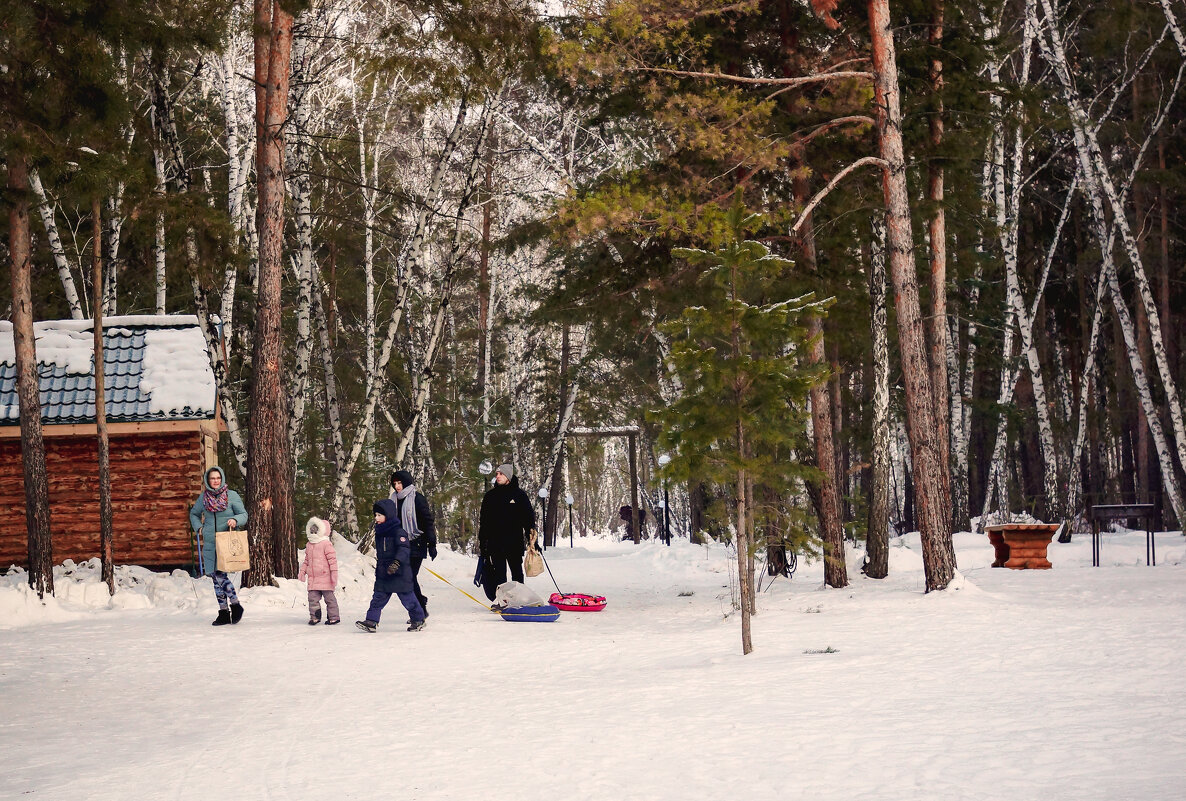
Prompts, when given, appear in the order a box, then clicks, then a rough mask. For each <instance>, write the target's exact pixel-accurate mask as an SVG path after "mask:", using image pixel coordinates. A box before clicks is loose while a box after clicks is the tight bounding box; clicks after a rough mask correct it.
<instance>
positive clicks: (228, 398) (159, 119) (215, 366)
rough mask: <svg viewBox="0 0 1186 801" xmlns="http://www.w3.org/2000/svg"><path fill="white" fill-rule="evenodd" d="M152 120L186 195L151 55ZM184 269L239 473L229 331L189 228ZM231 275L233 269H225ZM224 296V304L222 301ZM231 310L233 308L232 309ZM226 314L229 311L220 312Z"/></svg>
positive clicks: (241, 450) (241, 451)
mask: <svg viewBox="0 0 1186 801" xmlns="http://www.w3.org/2000/svg"><path fill="white" fill-rule="evenodd" d="M150 80H151V82H152V92H153V95H152V119H153V126H154V128H155V129H156V132H157V138H158V140H159V142H160V145H161V147H162V148H163V149H164V153H165V154H166V158H165V163H166V166H167V167H171V171H172V176H171V177H172V181H173V183H174V185H175V186H176V187H177V191H178V192H179V193H181V194H186V193H188V192H189V187H190V177H189V169H188V167H187V166H186V160H185V154H184V153H183V151H182V149H181V141H180V138H179V137H178V135H177V126H176V123H175V121H174V118H173V108H172V103H171V102H170V99H169V93H168V75H167V71H166V70H165V67H164V65H163V63H162V62H161V60H160V58H159V57H158V56H157V55H156V54H153V56H152V75H151V77H150ZM183 252H184V254H185V267H186V271H187V272H188V273H189V278H190V291H191V293H192V295H193V299H194V310H195V312H196V313H197V317H198V328H199V330H201V332H202V338H203V339H204V340H205V341H206V353H207V355H208V357H209V359H210V369H211V371H212V372H213V373H214V382H215V387H216V390H217V393H218V402H219V406H220V407H221V409H222V416H223V419H224V420H225V421H226V424H227V434H228V435H229V436H230V438H231V445H232V447H233V449H234V452H235V459H236V461H237V463H238V465H239V471H240V472H241V473H244V474H245V473H246V471H247V445H246V442H245V441H244V439H243V430H242V428H241V426H240V425H239V414H238V411H237V406H236V403H235V396H234V394H233V393H232V391H231V387H230V384H229V375H228V369H227V361H228V360H227V356H226V351H225V347H229V345H230V342H231V339H232V335H233V330H232V328H231V322H230V320H229V319H228V317H229V314H228V315H227V316H224V317H223V318H222V319H223V323H222V331H221V333H220V332H219V331H218V330H217V329H216V328H215V326H214V324H213V321H212V319H211V314H210V307H209V304H208V303H207V300H206V295H205V290H204V289H203V288H202V285H201V283H200V282H199V280H198V244H197V233H196V232H195V231H194V228H193V226H186V230H185V245H184V249H183ZM228 272H232V273H233V267H232V268H230V269H229V270H228ZM225 297H226V296H225V294H224V301H225ZM232 308H233V307H232ZM223 311H224V313H225V312H229V309H224V310H223Z"/></svg>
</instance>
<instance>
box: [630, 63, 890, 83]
mask: <svg viewBox="0 0 1186 801" xmlns="http://www.w3.org/2000/svg"><path fill="white" fill-rule="evenodd" d="M628 71H630V72H657V73H660V74H662V75H678V76H680V77H682V78H714V79H716V78H719V79H721V80H725V81H732V82H734V83H744V84H752V85H757V86H808V85H810V84H813V83H823V82H824V81H830V80H833V79H834V78H864V79H867V80H873V73H871V72H862V71H859V70H844V71H841V72H822V73H818V74H816V75H803V76H800V77H798V78H750V77H747V76H745V75H729V74H728V73H724V72H695V71H692V70H673V69H668V68H666V67H632V68H629V69H628Z"/></svg>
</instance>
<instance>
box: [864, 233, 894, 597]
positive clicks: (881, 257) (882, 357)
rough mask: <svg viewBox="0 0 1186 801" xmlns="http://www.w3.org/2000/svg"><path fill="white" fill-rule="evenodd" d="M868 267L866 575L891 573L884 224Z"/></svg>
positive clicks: (874, 245) (878, 575)
mask: <svg viewBox="0 0 1186 801" xmlns="http://www.w3.org/2000/svg"><path fill="white" fill-rule="evenodd" d="M870 262H871V263H870V271H869V305H870V306H871V307H872V315H871V317H872V324H871V328H872V331H871V334H872V337H873V455H872V462H873V477H872V478H873V480H872V482H871V485H872V486H871V487H870V492H869V526H868V530H867V531H866V532H865V553H866V556H867V559H866V561H865V575H866V576H868V577H869V578H875V579H881V578H885V577H886V576H887V575H889V483H890V425H889V424H890V420H889V400H890V396H889V374H890V361H889V321H888V315H887V313H886V302H885V280H886V279H885V226H884V225H883V224H882V222H881V221H880V220H877V219H875V220H874V222H873V247H872V259H870Z"/></svg>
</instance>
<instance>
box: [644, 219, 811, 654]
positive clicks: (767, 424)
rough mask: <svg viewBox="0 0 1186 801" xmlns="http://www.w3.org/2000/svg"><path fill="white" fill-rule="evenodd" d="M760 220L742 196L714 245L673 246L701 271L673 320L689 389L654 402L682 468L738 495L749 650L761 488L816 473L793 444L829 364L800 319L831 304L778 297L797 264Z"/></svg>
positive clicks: (675, 363)
mask: <svg viewBox="0 0 1186 801" xmlns="http://www.w3.org/2000/svg"><path fill="white" fill-rule="evenodd" d="M760 221H761V218H760V216H759V215H756V214H747V213H746V211H745V209H744V207H743V206H742V204H741V201H740V199H738V200H737V201H735V202H734V204H733V205H732V207H731V208H730V209H729V211H728V212H727V213H726V214H725V215H724V218H723V219H720V217H719V216H718V224H719V225H720V234H719V237H720V243H719V245H718V246H717V247H716V248H715V249H714V250H711V251H705V250H696V249H691V248H678V249H676V250H675V251H673V253H672V255H673V256H674V257H676V258H677V259H680V260H683V261H685V262H687V263H688V264H689V265H691V266H692V267H693V268H696V269H697V270H698V273H699V278H698V282H697V283H698V284H699V287H700V293H699V298H700V301H701V305H697V306H689V307H687V308H685V309H684V311H683V314H682V315H680V316H679V317H678V318H676V319H674V320H672V321H671V322H669V323H667V324H666V325H665V326H664V330H665V331H666V332H667V333H668V334H669V335H670V337H671V354H670V360H671V367H672V370H673V372H674V374H675V375H676V376H678V377H679V380H680V383H681V386H682V388H683V389H682V392H681V394H680V396H679V398H678V399H677V400H676V401H675V402H674V403H672V404H671V405H670V406H669V407H668V408H667V409H665V410H663V411H661V412H658V413H657V419H658V420H659V421H660V422H661V423H662V424H663V426H664V433H663V434H662V436H661V437H660V440H661V442H662V444H663V445H665V446H666V447H668V448H670V449H671V450H672V451H673V452H674V453H675V454H677V456H676V458H675V460H674V461H673V462H672V466H673V467H672V469H673V471H674V472H675V473H676V475H677V476H678V477H680V478H685V479H686V478H691V477H696V478H698V479H701V480H703V481H706V482H709V483H712V484H715V485H717V486H718V487H722V488H726V489H727V490H728V491H730V492H731V494H732V504H733V506H732V510H731V512H729V513H728V519H729V522H731V523H732V525H733V528H734V531H735V532H736V547H737V566H738V577H739V585H740V594H741V604H740V606H741V642H742V652H743V653H746V654H748V653H749V652H750V651H752V650H753V645H752V642H751V637H750V616H751V615H752V614H753V613H754V612H755V611H756V610H755V609H754V608H753V597H752V593H751V588H752V586H753V580H754V576H753V572H752V567H751V562H750V555H751V552H752V549H753V548H754V547H755V545H754V536H753V532H754V530H755V529H754V521H755V517H759V516H758V515H755V511H754V509H753V508H752V499H753V498H754V497H755V496H758V497H762V495H763V492H762V491H761V490H775V491H779V490H786V489H787V488H788V487H789V486H790V485H791V484H792V483H793V481H794V480H795V479H801V478H804V477H807V476H808V475H810V471H809V470H808V469H807V468H804V467H801V466H799V465H798V464H797V463H796V461H795V460H794V459H793V458H792V454H794V453H795V452H796V451H797V450H798V449H800V448H802V447H804V446H805V445H806V442H805V438H806V417H807V413H806V406H807V394H808V391H809V390H810V388H811V386H812V385H813V384H815V383H818V382H819V381H821V380H822V379H823V373H822V371H821V370H820V369H819V368H810V367H808V366H806V361H807V352H808V347H809V342H808V337H807V333H806V330H805V328H804V327H803V324H802V322H801V320H800V318H801V317H802V316H803V315H804V313H805V312H808V311H810V312H813V313H819V311H820V310H821V309H822V307H823V306H824V305H826V304H824V303H820V302H816V301H813V300H812V299H811V298H810V297H809V296H804V297H799V298H793V299H790V300H780V301H774V302H771V298H772V297H778V296H779V290H780V288H781V284H782V282H783V280H784V279H785V277H786V274H787V272H788V271H789V270H790V269H791V267H792V263H791V262H790V261H789V260H787V259H784V258H781V257H779V256H776V255H773V254H772V253H771V252H770V250H769V248H767V247H766V246H765V245H763V244H762V243H761V242H758V241H755V240H753V239H749V238H747V233H748V232H750V231H752V230H753V229H754V228H756V227H757V225H758V224H759V223H760ZM756 488H758V489H759V491H757V492H756V491H755V489H756ZM784 522H785V521H784Z"/></svg>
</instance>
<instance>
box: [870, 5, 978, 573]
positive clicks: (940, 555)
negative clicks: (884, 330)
mask: <svg viewBox="0 0 1186 801" xmlns="http://www.w3.org/2000/svg"><path fill="white" fill-rule="evenodd" d="M868 11H869V30H870V36H871V40H872V50H873V73H874V82H873V85H874V106H875V107H876V119H877V133H878V144H879V148H880V155H881V158H882V159H883V160H884V161H885V163H886V165H887V166H886V168H885V171H884V176H883V180H882V185H883V190H884V194H885V206H886V232H887V236H886V244H887V248H888V251H889V266H890V273H891V275H892V278H893V282H894V293H895V297H896V308H897V314H898V340H899V350H900V351H901V355H902V373H903V377H904V379H905V385H906V415H907V418H908V420H909V434H910V451H911V457H912V460H913V463H914V486H915V500H916V505H917V507H918V517H919V532H920V534H921V536H922V552H923V570H924V572H925V574H926V587H927V591H928V592H930V591H932V590H942V589H945V588H946V587H947V585H948V584H949V583H950V582H951V579H952V578H953V577H954V575H955V566H956V563H955V549H954V548H953V546H952V542H951V513H950V509H951V499H950V497H949V494H948V493H949V482H948V480H947V468H948V466H947V465H946V464H944V463H943V460H942V452H943V449H942V448H941V446H940V445H939V444H938V443H937V442H936V438H937V437H938V436H939V435H940V427H939V424H938V422H937V420H936V415H935V410H934V397H935V396H934V392H933V389H932V387H931V379H930V365H929V363H928V362H929V360H928V358H927V346H926V336H925V333H924V331H923V323H922V315H921V309H920V305H919V299H918V278H917V276H916V274H915V266H914V242H913V234H912V233H911V227H910V203H909V194H908V190H907V186H906V161H905V154H904V152H903V149H902V112H901V98H900V95H899V87H898V67H897V61H896V57H895V54H894V40H893V31H892V30H891V28H890V18H889V2H888V0H869V2H868Z"/></svg>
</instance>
